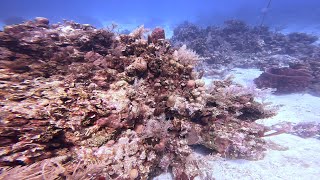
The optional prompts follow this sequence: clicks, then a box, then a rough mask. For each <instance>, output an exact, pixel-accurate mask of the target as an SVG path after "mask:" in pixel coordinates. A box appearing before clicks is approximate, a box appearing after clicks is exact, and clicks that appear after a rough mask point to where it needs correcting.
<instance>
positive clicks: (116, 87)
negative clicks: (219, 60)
mask: <svg viewBox="0 0 320 180" xmlns="http://www.w3.org/2000/svg"><path fill="white" fill-rule="evenodd" d="M156 31H157V32H156V33H152V34H151V40H150V41H147V40H146V39H144V38H143V35H144V33H145V30H144V29H143V27H140V28H139V29H138V30H137V31H136V32H135V33H131V34H129V35H122V34H115V33H113V32H110V31H107V30H98V29H95V28H94V27H92V26H89V25H81V24H77V23H74V22H64V23H63V24H53V25H50V24H49V21H48V20H47V19H45V18H37V19H36V20H35V21H28V22H25V23H23V24H18V25H13V26H6V27H5V28H4V31H3V32H0V48H1V54H0V71H1V73H0V74H1V76H0V90H1V91H0V105H1V113H0V145H1V148H0V165H1V167H2V170H1V174H0V178H2V179H12V178H19V177H22V178H21V179H23V177H25V178H26V177H34V178H35V179H43V178H44V179H45V178H47V177H50V178H52V179H54V178H62V179H95V178H96V179H148V178H150V177H153V176H156V175H158V174H160V173H162V172H166V171H168V169H172V173H173V175H174V177H175V178H176V179H185V178H190V179H193V178H194V177H195V176H197V175H199V169H197V166H194V165H192V163H188V162H193V160H192V158H191V157H192V156H191V153H192V152H193V149H192V146H193V145H199V146H203V147H206V148H208V149H210V150H211V151H212V153H219V154H221V155H222V156H224V157H227V158H244V159H252V160H256V159H261V158H262V157H263V152H264V150H265V149H264V140H263V139H262V137H263V135H264V132H265V131H266V128H265V127H263V126H261V125H258V124H256V123H255V122H254V121H255V120H257V119H259V118H264V117H269V116H271V115H273V112H271V111H268V110H266V109H265V105H264V104H260V103H258V102H255V101H254V97H253V95H252V94H250V93H248V92H247V93H246V92H245V91H244V92H243V93H232V92H233V91H232V90H230V89H231V88H237V89H238V90H239V89H241V87H240V86H238V85H235V84H233V83H232V82H231V81H230V80H225V81H216V82H214V84H212V86H210V88H207V87H205V86H204V82H203V81H202V80H200V79H199V74H197V72H195V71H194V70H193V67H192V66H190V64H188V63H186V62H184V61H185V59H181V58H180V57H181V56H180V55H179V54H177V53H179V50H177V51H175V49H174V48H171V47H170V43H169V42H168V41H167V40H165V39H164V37H165V36H164V35H161V33H163V32H164V31H162V30H160V29H157V30H156ZM155 34H156V35H155ZM159 34H160V35H159ZM149 39H150V38H149ZM184 51H188V50H187V49H185V48H184ZM190 52H192V51H190ZM190 54H191V57H189V59H188V58H187V61H188V62H192V63H193V64H192V65H194V64H195V63H196V62H197V61H196V60H193V59H192V58H195V57H198V56H196V55H195V53H193V52H192V53H190ZM190 58H191V59H190ZM190 158H191V159H190Z"/></svg>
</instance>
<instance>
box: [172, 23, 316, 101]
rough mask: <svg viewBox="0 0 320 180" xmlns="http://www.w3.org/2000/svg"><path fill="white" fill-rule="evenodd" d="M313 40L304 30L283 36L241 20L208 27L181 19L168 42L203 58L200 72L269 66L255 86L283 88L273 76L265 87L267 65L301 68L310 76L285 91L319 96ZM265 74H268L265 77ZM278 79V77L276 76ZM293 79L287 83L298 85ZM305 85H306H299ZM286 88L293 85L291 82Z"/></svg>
mask: <svg viewBox="0 0 320 180" xmlns="http://www.w3.org/2000/svg"><path fill="white" fill-rule="evenodd" d="M317 40H318V37H317V36H314V35H310V34H306V33H299V32H294V33H290V34H287V35H286V34H282V33H280V32H276V31H271V30H270V29H269V28H268V27H266V26H249V25H247V24H246V23H245V22H243V21H238V20H228V21H226V22H225V23H224V25H223V26H208V27H200V26H197V25H195V24H192V23H189V22H184V23H182V24H180V25H178V26H177V27H176V28H175V29H174V35H173V37H172V39H171V42H172V44H173V45H174V46H178V47H179V46H182V45H186V46H187V48H190V49H192V50H194V51H195V52H196V53H197V54H199V55H200V56H201V57H203V58H204V59H205V64H202V70H203V71H204V75H207V76H212V75H223V73H225V72H227V71H228V70H230V69H232V68H234V67H240V68H260V69H262V70H267V69H269V70H267V71H266V72H265V73H264V75H263V76H264V82H266V83H264V84H263V83H262V82H260V83H259V86H260V87H270V88H271V87H272V88H280V89H281V88H282V89H283V87H278V86H277V85H275V76H273V80H271V79H270V81H273V85H272V86H269V85H271V84H272V83H270V82H268V83H267V81H268V80H267V79H268V77H271V76H270V68H283V67H289V66H290V67H295V68H293V69H295V70H292V71H291V72H296V73H297V74H296V75H294V74H291V75H290V76H299V74H301V73H302V72H301V71H303V72H304V73H307V74H308V76H311V77H308V78H307V79H304V80H307V82H308V83H307V84H300V86H301V87H300V88H299V87H297V88H296V91H294V90H292V91H286V92H287V93H290V92H302V91H308V92H310V93H312V94H315V95H320V46H319V44H316V43H315V42H316V41H317ZM297 67H298V68H299V70H297ZM268 71H269V72H268ZM286 72H288V70H286ZM268 73H269V76H266V74H268ZM287 75H288V74H287ZM278 78H279V79H281V77H280V76H278ZM295 78H296V77H294V78H291V81H290V82H287V83H294V84H299V83H298V80H297V79H296V81H295V80H294V79H295ZM260 79H261V78H260ZM279 79H278V80H279ZM284 79H285V78H282V80H284ZM287 80H288V78H287ZM279 81H280V80H279ZM256 82H258V81H256ZM268 84H269V85H268ZM305 85H307V88H305V87H302V86H305ZM298 86H299V85H298ZM288 87H293V84H291V85H288ZM278 92H281V90H279V91H278ZM283 92H284V91H283Z"/></svg>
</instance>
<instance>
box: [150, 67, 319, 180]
mask: <svg viewBox="0 0 320 180" xmlns="http://www.w3.org/2000/svg"><path fill="white" fill-rule="evenodd" d="M261 73H262V72H261V71H260V70H258V69H238V68H237V69H233V70H232V71H231V73H230V74H232V75H234V77H235V78H234V81H235V82H237V83H239V84H242V85H244V86H251V85H252V83H253V79H254V78H256V77H258V76H259V75H260V74H261ZM205 81H206V84H208V83H209V82H210V79H205ZM266 101H267V102H271V103H272V104H273V105H280V107H279V110H278V113H277V115H276V116H274V117H272V118H268V119H262V120H258V121H257V122H258V123H262V124H264V125H266V126H271V125H274V124H277V123H280V122H284V121H287V122H293V123H299V122H317V123H320V97H315V96H312V95H309V94H290V95H281V96H275V95H272V94H268V95H267V96H266ZM265 139H266V140H267V141H268V143H270V144H273V143H275V144H277V145H279V147H281V148H282V150H273V149H274V148H272V149H271V148H269V149H268V150H267V151H266V156H265V158H264V159H262V160H259V161H247V160H227V159H224V158H218V160H215V161H210V169H207V170H208V171H210V173H211V174H212V176H213V177H214V178H215V179H217V180H232V179H241V180H251V179H252V180H260V179H261V180H280V179H281V180H284V179H285V180H302V179H303V180H304V179H305V180H318V179H320V139H316V138H307V139H304V138H300V137H298V136H295V135H291V134H280V135H275V136H270V137H265ZM155 179H157V180H169V179H172V177H171V175H170V174H168V173H167V174H163V175H160V176H158V177H156V178H155ZM198 179H201V178H198Z"/></svg>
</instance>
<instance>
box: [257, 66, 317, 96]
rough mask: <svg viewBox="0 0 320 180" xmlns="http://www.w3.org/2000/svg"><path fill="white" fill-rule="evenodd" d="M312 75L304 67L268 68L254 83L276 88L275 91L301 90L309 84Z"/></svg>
mask: <svg viewBox="0 0 320 180" xmlns="http://www.w3.org/2000/svg"><path fill="white" fill-rule="evenodd" d="M312 78H313V77H312V75H311V73H310V72H308V71H306V70H304V69H293V68H290V67H284V68H269V69H266V71H265V72H264V73H262V74H261V75H260V76H259V77H258V78H256V79H255V80H254V83H255V84H256V85H257V87H258V88H276V91H275V93H277V94H287V93H295V92H303V91H306V90H307V89H308V87H309V86H310V85H311V81H312Z"/></svg>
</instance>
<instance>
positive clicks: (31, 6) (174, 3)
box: [0, 0, 320, 29]
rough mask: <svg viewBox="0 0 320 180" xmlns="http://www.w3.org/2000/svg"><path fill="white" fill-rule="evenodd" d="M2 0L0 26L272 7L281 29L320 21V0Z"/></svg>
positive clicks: (213, 16)
mask: <svg viewBox="0 0 320 180" xmlns="http://www.w3.org/2000/svg"><path fill="white" fill-rule="evenodd" d="M268 2H269V0H224V1H221V0H201V1H199V0H198V1H197V0H157V1H155V0H136V1H132V0H91V1H88V0H54V1H49V0H48V1H44V0H28V1H26V0H1V5H0V25H1V27H2V26H3V25H4V24H11V23H19V22H21V21H23V20H27V19H32V18H34V17H36V16H43V17H47V18H49V19H50V20H51V22H59V21H61V20H62V19H68V20H70V19H71V20H75V21H77V22H79V23H88V24H93V25H95V26H96V27H104V26H107V25H109V24H110V23H111V22H115V23H117V24H120V25H123V28H125V27H128V29H130V28H131V29H132V28H135V27H136V26H138V25H140V24H144V25H145V26H146V27H149V28H152V27H155V26H165V27H166V28H169V29H170V28H171V29H172V28H174V27H175V26H176V24H178V23H181V22H182V21H185V20H188V21H191V22H195V23H198V24H201V25H208V24H210V25H212V24H221V23H222V22H223V21H225V20H227V19H230V18H232V19H234V18H236V19H240V20H244V21H246V22H247V23H250V24H252V25H257V24H260V23H261V21H262V14H263V12H265V11H267V15H266V18H265V24H266V25H269V26H275V27H278V28H283V27H287V26H289V25H297V24H298V25H301V26H304V25H317V23H319V21H318V20H319V19H320V1H319V0H305V1H303V0H273V1H271V5H270V7H269V8H268V9H266V6H267V4H268Z"/></svg>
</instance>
